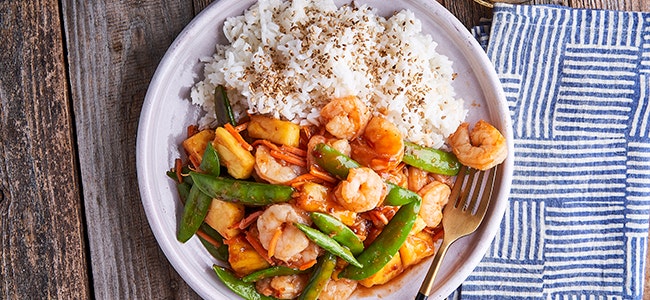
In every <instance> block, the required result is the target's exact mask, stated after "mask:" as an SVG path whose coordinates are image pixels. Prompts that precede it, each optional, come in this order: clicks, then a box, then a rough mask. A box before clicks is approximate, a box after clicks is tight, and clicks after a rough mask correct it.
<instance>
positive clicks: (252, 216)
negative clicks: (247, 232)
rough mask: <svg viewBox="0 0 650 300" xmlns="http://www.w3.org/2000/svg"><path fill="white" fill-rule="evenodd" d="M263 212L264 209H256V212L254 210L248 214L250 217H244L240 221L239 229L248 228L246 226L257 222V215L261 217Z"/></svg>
mask: <svg viewBox="0 0 650 300" xmlns="http://www.w3.org/2000/svg"><path fill="white" fill-rule="evenodd" d="M262 213H263V211H261V210H260V211H256V212H254V213H252V214H250V215H248V217H246V218H244V219H242V220H241V221H240V222H239V229H246V228H248V226H250V225H251V224H252V223H253V222H255V220H257V217H259V216H260V215H261V214H262Z"/></svg>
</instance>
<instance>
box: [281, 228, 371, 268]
mask: <svg viewBox="0 0 650 300" xmlns="http://www.w3.org/2000/svg"><path fill="white" fill-rule="evenodd" d="M293 225H294V226H296V227H297V228H298V229H300V231H302V232H303V233H305V235H306V236H307V238H309V239H310V240H311V241H312V242H314V243H316V245H318V246H320V247H321V248H323V249H325V250H327V251H329V252H330V253H332V254H334V255H336V256H338V257H340V258H342V259H343V260H345V261H347V262H348V263H350V265H353V266H356V267H359V268H363V265H362V264H361V263H359V262H358V261H357V259H356V258H354V255H353V254H352V252H350V250H349V249H348V248H345V247H343V246H341V244H339V243H338V242H336V241H335V240H334V239H332V238H331V237H329V236H327V235H326V234H324V233H322V232H320V231H318V230H317V229H314V228H311V227H309V226H307V225H305V224H301V223H293Z"/></svg>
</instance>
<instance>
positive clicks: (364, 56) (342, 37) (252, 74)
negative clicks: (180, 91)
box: [191, 0, 467, 148]
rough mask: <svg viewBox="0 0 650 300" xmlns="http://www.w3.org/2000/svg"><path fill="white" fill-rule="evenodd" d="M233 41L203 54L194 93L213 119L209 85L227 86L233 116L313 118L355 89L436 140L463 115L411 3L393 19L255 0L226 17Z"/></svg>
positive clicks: (315, 3) (320, 1) (309, 0)
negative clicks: (200, 75) (200, 77)
mask: <svg viewBox="0 0 650 300" xmlns="http://www.w3.org/2000/svg"><path fill="white" fill-rule="evenodd" d="M223 31H224V33H225V36H226V38H227V39H228V41H229V43H230V44H229V45H217V48H216V53H215V54H214V55H213V56H212V57H210V58H207V59H205V60H204V61H203V62H204V63H205V69H204V80H203V81H200V82H198V83H197V84H196V85H195V86H194V87H193V88H192V93H191V97H192V101H193V103H195V104H198V105H201V106H202V107H203V109H204V110H205V111H206V112H207V113H206V116H205V117H204V118H203V119H202V120H201V121H200V126H202V127H207V126H210V125H211V124H214V122H215V113H214V104H213V103H214V94H213V93H214V90H215V87H216V86H218V85H223V86H225V87H226V88H227V89H228V93H229V97H230V100H231V104H232V105H233V109H234V111H235V113H236V116H237V115H241V114H244V113H246V112H248V113H250V114H267V115H272V116H274V117H276V118H281V119H284V120H290V121H292V122H294V123H297V124H301V125H306V124H316V125H318V118H319V111H320V108H321V107H322V106H324V105H325V104H326V103H327V102H328V101H329V100H330V99H332V98H335V97H343V96H348V95H356V96H357V97H359V98H360V99H362V100H363V101H364V102H365V103H366V104H367V105H368V106H369V107H371V108H372V109H373V111H374V113H375V114H380V113H381V114H383V115H385V116H386V117H387V118H388V119H389V120H391V121H392V122H393V123H394V124H395V125H397V126H398V127H399V128H400V130H401V131H402V133H403V134H404V135H405V138H406V139H407V140H409V141H412V142H415V143H418V144H421V145H426V146H431V147H436V148H439V147H441V146H443V144H444V140H445V138H446V137H447V136H448V135H450V134H451V133H453V132H454V131H455V130H456V127H458V125H459V124H460V123H461V122H462V121H463V120H464V119H465V116H466V114H467V110H466V109H465V108H464V107H463V101H462V99H456V98H455V97H454V91H453V88H452V85H451V82H452V80H453V76H454V74H453V70H452V67H451V65H452V64H451V61H450V60H449V59H448V58H447V57H446V56H443V55H441V54H439V53H437V52H436V51H435V48H436V46H437V44H436V43H435V42H434V41H433V40H432V38H431V37H430V36H429V35H425V34H423V33H422V32H421V23H420V21H419V20H418V19H416V18H415V16H414V14H413V13H412V12H411V11H408V10H403V11H400V12H398V13H395V14H394V15H393V16H391V17H389V18H384V17H382V16H379V15H378V14H377V12H376V10H374V9H373V8H370V7H368V6H365V5H364V6H361V7H353V6H350V5H347V6H342V7H340V8H337V7H336V5H335V4H334V3H333V1H332V0H293V1H283V0H260V1H259V2H258V3H256V4H255V5H253V6H252V7H251V8H250V9H248V10H246V12H245V13H244V15H242V16H238V17H233V18H229V19H227V20H226V21H225V22H224V26H223Z"/></svg>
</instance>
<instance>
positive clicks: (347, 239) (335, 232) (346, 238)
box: [310, 212, 363, 255]
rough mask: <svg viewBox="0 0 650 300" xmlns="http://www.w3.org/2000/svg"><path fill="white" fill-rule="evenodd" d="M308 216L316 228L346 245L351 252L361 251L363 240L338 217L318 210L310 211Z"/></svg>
mask: <svg viewBox="0 0 650 300" xmlns="http://www.w3.org/2000/svg"><path fill="white" fill-rule="evenodd" d="M310 217H311V220H312V221H314V224H316V227H318V229H320V230H321V231H322V232H324V233H325V234H327V235H328V236H331V237H332V238H333V239H334V240H335V241H337V242H339V243H340V244H341V245H343V246H345V247H348V249H350V252H352V254H354V255H357V254H359V253H361V252H362V251H363V242H362V241H361V239H359V237H358V236H357V235H356V234H354V231H352V229H350V227H348V226H346V225H345V224H343V222H341V221H339V219H337V218H335V217H332V216H330V215H328V214H324V213H319V212H313V213H311V214H310Z"/></svg>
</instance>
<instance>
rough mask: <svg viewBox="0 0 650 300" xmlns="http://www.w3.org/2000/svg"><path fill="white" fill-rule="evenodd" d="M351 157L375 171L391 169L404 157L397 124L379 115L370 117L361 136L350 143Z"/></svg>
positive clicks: (402, 143) (402, 139)
mask: <svg viewBox="0 0 650 300" xmlns="http://www.w3.org/2000/svg"><path fill="white" fill-rule="evenodd" d="M350 146H351V148H352V158H353V159H355V160H356V161H358V162H359V163H360V164H362V165H364V166H368V167H370V168H372V169H373V170H376V171H384V170H391V169H393V168H395V167H397V165H399V163H400V162H401V161H402V157H404V138H403V136H402V133H401V132H400V131H399V129H398V128H397V126H395V125H394V124H393V123H391V122H390V121H388V120H387V119H385V118H383V117H381V116H375V117H372V119H370V121H369V122H368V125H367V126H366V130H364V132H363V135H362V138H360V139H357V140H354V141H353V142H352V143H351V144H350Z"/></svg>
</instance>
